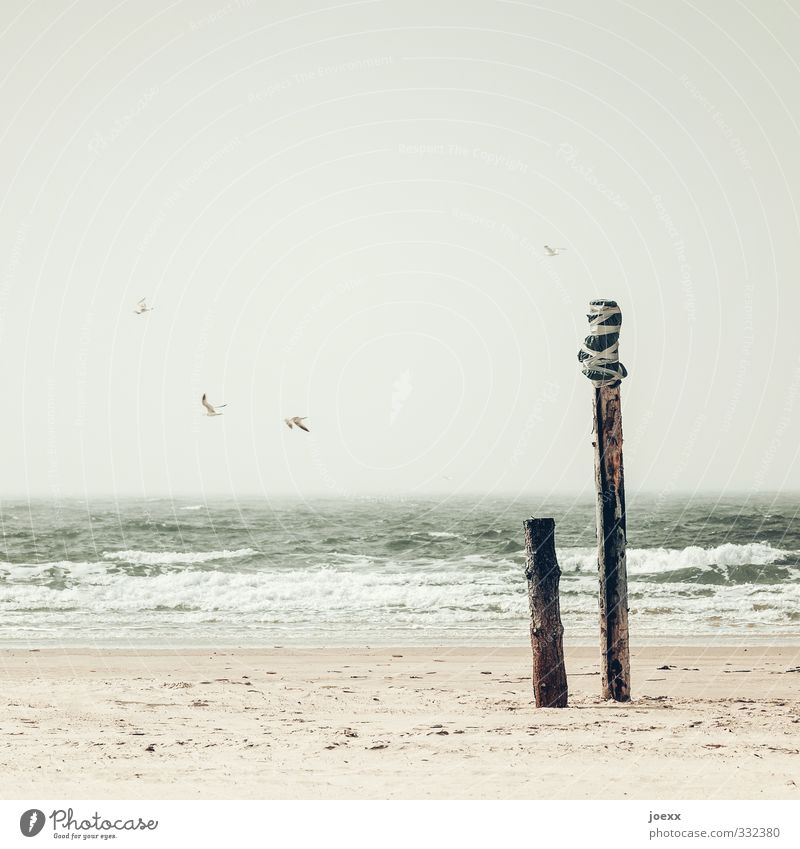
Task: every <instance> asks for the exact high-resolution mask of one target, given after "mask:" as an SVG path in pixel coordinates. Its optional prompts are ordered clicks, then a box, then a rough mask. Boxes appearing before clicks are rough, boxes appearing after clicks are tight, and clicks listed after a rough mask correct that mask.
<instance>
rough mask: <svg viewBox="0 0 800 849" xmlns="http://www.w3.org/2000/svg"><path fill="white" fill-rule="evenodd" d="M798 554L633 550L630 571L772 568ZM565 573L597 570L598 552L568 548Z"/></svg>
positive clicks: (732, 548) (752, 548)
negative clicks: (729, 567) (735, 567)
mask: <svg viewBox="0 0 800 849" xmlns="http://www.w3.org/2000/svg"><path fill="white" fill-rule="evenodd" d="M795 553H796V552H792V551H785V550H784V549H780V548H773V547H772V546H771V545H770V544H769V543H767V542H750V543H745V544H739V545H737V544H735V543H724V544H723V545H717V546H714V547H713V548H701V547H700V546H698V545H690V546H687V547H686V548H629V549H628V551H627V556H626V559H627V563H628V569H629V570H630V572H631V574H633V575H636V574H647V573H649V572H671V571H677V570H679V569H707V568H710V567H713V566H723V567H726V566H769V565H770V564H772V563H777V562H778V561H780V560H784V559H785V558H787V557H791V556H792V555H793V554H795ZM558 559H559V565H560V566H561V569H562V570H563V571H575V572H582V571H584V572H585V571H590V570H596V569H597V549H595V548H567V549H561V550H559V552H558Z"/></svg>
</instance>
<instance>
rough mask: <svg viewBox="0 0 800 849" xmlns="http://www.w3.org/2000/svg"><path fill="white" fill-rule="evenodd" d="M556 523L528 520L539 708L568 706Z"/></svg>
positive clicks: (528, 566)
mask: <svg viewBox="0 0 800 849" xmlns="http://www.w3.org/2000/svg"><path fill="white" fill-rule="evenodd" d="M555 532H556V523H555V521H554V520H553V519H526V520H525V552H526V555H527V559H526V563H525V577H526V578H527V579H528V603H529V605H530V610H531V650H532V651H533V695H534V698H535V700H536V707H566V706H567V695H568V694H567V672H566V667H565V666H564V645H563V637H564V626H563V625H562V624H561V606H560V604H559V600H558V583H559V579H560V578H561V570H560V569H559V568H558V560H557V559H556V543H555Z"/></svg>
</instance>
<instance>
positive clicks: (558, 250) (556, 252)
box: [544, 245, 566, 256]
mask: <svg viewBox="0 0 800 849" xmlns="http://www.w3.org/2000/svg"><path fill="white" fill-rule="evenodd" d="M544 249H545V251H546V252H547V255H548V256H558V255H559V254H560V253H561V252H562V251H565V250H566V248H551V247H550V245H545V246H544Z"/></svg>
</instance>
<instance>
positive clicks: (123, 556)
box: [103, 548, 258, 566]
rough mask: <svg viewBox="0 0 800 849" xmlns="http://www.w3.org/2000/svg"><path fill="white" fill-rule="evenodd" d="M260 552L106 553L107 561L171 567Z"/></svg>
mask: <svg viewBox="0 0 800 849" xmlns="http://www.w3.org/2000/svg"><path fill="white" fill-rule="evenodd" d="M257 553H258V552H257V551H255V550H254V549H252V548H237V549H235V550H234V551H229V550H228V549H227V548H226V549H223V550H222V551H133V550H129V551H104V552H103V558H104V559H105V560H118V561H122V562H125V563H133V564H135V565H137V566H169V565H172V564H181V563H211V562H213V561H215V560H236V559H239V558H241V557H250V555H252V554H257Z"/></svg>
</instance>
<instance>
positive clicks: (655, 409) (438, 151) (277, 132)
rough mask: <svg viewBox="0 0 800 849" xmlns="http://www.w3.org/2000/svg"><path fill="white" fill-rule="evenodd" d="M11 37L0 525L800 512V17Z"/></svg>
mask: <svg viewBox="0 0 800 849" xmlns="http://www.w3.org/2000/svg"><path fill="white" fill-rule="evenodd" d="M0 14H2V20H1V21H0V95H1V96H2V101H0V102H2V108H3V116H4V120H3V122H2V127H0V228H1V229H0V232H2V242H1V243H0V244H1V246H2V257H1V258H0V346H1V350H2V394H3V402H4V410H3V415H2V418H0V445H2V463H1V466H2V477H0V491H2V492H3V493H6V494H15V495H24V494H27V493H30V494H37V495H52V496H56V497H58V496H66V495H73V494H75V495H81V494H83V493H92V494H93V493H120V494H123V493H131V494H144V495H147V496H155V495H158V494H162V493H167V494H168V493H176V494H179V493H180V494H188V493H191V494H192V495H195V494H196V495H197V496H198V497H200V496H202V495H203V494H204V493H205V494H209V493H234V494H236V493H239V494H244V493H251V494H252V493H258V494H260V493H263V494H267V495H268V494H271V493H304V494H310V493H329V494H331V495H337V494H341V495H348V494H358V493H362V492H387V493H401V492H404V493H405V492H408V493H419V494H425V493H434V492H490V491H496V492H512V493H513V492H525V491H536V492H545V493H546V492H549V491H570V492H572V491H583V490H588V489H589V488H590V487H591V485H592V449H591V443H590V427H591V409H590V398H591V386H590V384H589V382H588V381H587V380H586V379H585V378H584V377H582V376H581V375H580V372H579V370H578V366H577V360H576V352H577V350H578V347H579V344H580V341H581V338H582V336H583V335H584V334H585V330H586V316H585V311H586V305H587V302H588V301H589V299H591V298H594V297H606V298H616V299H617V300H618V301H619V303H620V305H621V306H622V309H623V317H624V322H623V331H622V338H621V359H622V361H623V362H624V363H625V365H626V366H627V368H628V370H629V372H630V376H629V377H628V379H627V380H626V381H625V382H624V385H623V397H624V428H625V436H626V447H625V462H626V475H627V486H628V490H629V493H630V492H631V491H634V492H635V491H639V490H649V491H655V492H659V493H665V494H668V493H670V492H674V491H679V490H694V489H704V490H725V491H728V490H747V491H766V490H775V489H787V488H794V489H797V488H798V487H799V486H800V476H799V475H800V462H799V461H798V450H799V449H798V443H800V440H799V439H798V433H799V432H800V429H799V428H798V425H799V424H800V345H799V344H798V337H799V334H798V316H800V285H798V273H799V272H800V238H798V234H799V232H800V226H799V225H800V221H799V220H798V209H797V206H796V202H795V196H794V192H793V189H794V188H796V187H797V186H798V185H800V157H798V155H797V150H798V145H799V143H800V137H799V136H800V133H799V132H798V131H799V129H800V127H799V122H800V115H799V114H798V110H797V91H798V89H799V88H800V66H799V65H798V60H797V51H796V45H797V44H798V43H800V7H798V5H797V4H796V3H795V4H790V3H785V2H779V0H771V2H767V3H764V2H756V0H748V2H744V3H742V2H725V1H724V0H704V2H699V3H698V2H695V3H688V2H677V0H676V2H670V3H664V2H663V0H658V1H657V2H656V0H653V2H647V0H646V1H645V2H635V3H633V2H632V3H622V2H610V0H609V1H608V2H595V0H559V2H557V3H556V2H551V3H543V4H539V3H532V2H490V0H468V2H465V0H459V1H458V2H456V0H452V2H444V0H424V2H417V0H387V1H386V2H381V1H380V0H366V2H345V3H338V4H336V3H333V2H328V3H325V2H304V1H303V0H301V2H297V0H291V2H290V0H285V2H259V1H258V0H239V1H238V2H236V0H231V2H227V3H226V2H224V0H208V1H207V2H206V0H195V1H194V2H175V3H168V2H166V0H137V1H136V2H133V1H132V0H128V2H120V3H113V2H100V0H96V2H87V0H77V2H64V0H35V1H34V2H18V1H17V0H3V4H2V12H1V13H0ZM545 243H548V244H551V245H555V246H559V247H564V248H567V249H568V250H567V252H566V253H563V254H561V255H560V256H558V257H555V258H547V257H545V256H543V251H542V245H543V244H545ZM143 295H146V296H147V297H148V298H149V300H150V301H151V303H152V304H153V305H154V306H155V310H154V311H153V312H152V313H150V314H147V315H145V316H136V315H134V314H133V307H134V306H135V303H136V301H137V300H138V299H139V298H140V297H142V296H143ZM204 391H205V392H208V394H209V396H210V398H211V400H212V401H214V402H218V403H223V402H228V403H229V407H227V408H226V410H225V415H224V416H221V417H219V418H213V419H210V418H203V417H202V415H201V413H202V408H201V406H200V396H201V394H202V393H203V392H204ZM288 415H308V416H309V422H310V424H311V428H312V433H311V434H305V433H302V432H298V431H289V430H288V429H287V428H286V427H285V426H284V424H283V422H282V419H283V417H284V416H288ZM446 478H449V479H446Z"/></svg>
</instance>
